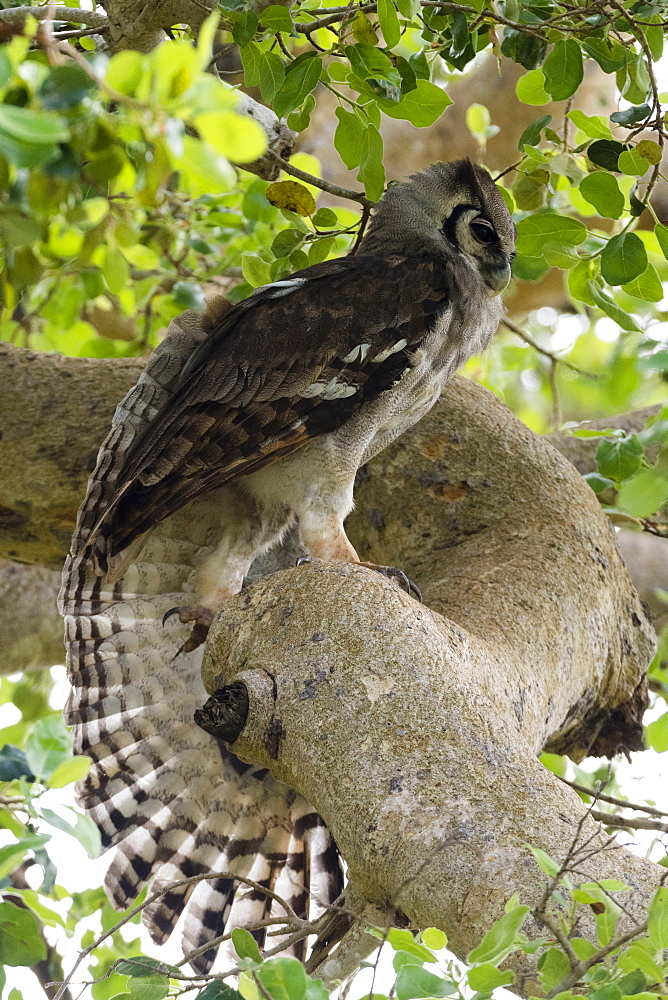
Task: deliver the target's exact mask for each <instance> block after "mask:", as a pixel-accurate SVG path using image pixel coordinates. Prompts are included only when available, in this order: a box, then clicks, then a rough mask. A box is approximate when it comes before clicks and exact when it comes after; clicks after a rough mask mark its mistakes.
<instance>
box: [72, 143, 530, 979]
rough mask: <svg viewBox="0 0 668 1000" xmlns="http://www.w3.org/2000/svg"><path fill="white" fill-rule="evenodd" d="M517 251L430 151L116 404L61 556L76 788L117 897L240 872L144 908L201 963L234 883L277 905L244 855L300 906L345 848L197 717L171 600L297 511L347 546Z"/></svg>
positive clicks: (480, 332)
mask: <svg viewBox="0 0 668 1000" xmlns="http://www.w3.org/2000/svg"><path fill="white" fill-rule="evenodd" d="M513 248H514V226H513V223H512V221H511V219H510V216H509V214H508V210H507V208H506V205H505V202H504V200H503V197H502V196H501V194H500V193H499V191H498V189H497V188H496V185H495V184H494V182H493V181H492V179H491V177H490V176H489V174H487V172H486V171H485V170H483V169H482V168H480V167H478V166H474V165H473V164H471V163H470V162H469V161H468V160H463V161H458V162H455V163H442V164H437V165H435V166H432V167H430V168H428V169H427V170H424V171H422V172H421V173H419V174H416V175H415V176H414V177H412V178H411V179H410V180H409V181H408V182H406V183H403V184H397V185H395V186H393V187H391V188H390V189H389V190H388V191H387V193H386V194H385V195H384V197H383V198H382V200H381V202H380V203H379V205H378V206H377V208H376V212H375V215H374V217H373V219H372V222H371V225H370V227H369V230H368V233H367V234H366V236H365V237H364V239H363V240H362V242H361V245H360V247H359V250H358V252H357V254H356V255H355V256H350V257H344V258H342V259H339V260H332V261H327V262H325V263H323V264H318V265H315V266H313V267H309V268H307V269H306V270H304V271H300V272H298V273H297V274H295V275H293V276H292V277H290V278H288V279H286V280H283V281H278V282H275V283H274V284H271V285H268V286H266V287H264V288H261V289H258V290H257V291H256V292H255V293H254V294H252V295H251V296H250V297H249V298H247V299H246V300H245V301H243V302H241V303H239V304H238V305H236V306H234V307H232V308H230V309H229V310H228V311H227V312H225V313H224V314H223V315H221V317H220V318H219V320H218V321H217V322H215V323H214V325H213V328H212V329H211V330H210V331H209V332H208V334H207V335H206V336H203V335H202V333H201V324H197V323H196V322H195V323H193V321H192V319H190V320H189V321H188V320H187V318H186V319H184V321H183V322H182V323H181V324H180V326H181V329H180V332H178V331H177V332H176V333H175V334H174V335H173V336H171V337H168V338H167V339H166V340H165V341H164V342H163V343H162V344H161V345H160V347H159V348H158V349H157V350H156V351H155V352H154V354H153V356H152V358H151V359H150V360H149V362H148V365H147V367H146V370H145V371H144V373H143V375H142V377H141V379H140V381H139V383H138V384H137V386H135V387H134V388H133V389H132V390H131V391H130V392H129V393H128V395H127V396H126V398H125V399H124V400H123V401H122V402H121V403H120V404H119V407H118V409H117V411H116V415H115V417H114V422H113V425H112V429H111V431H110V434H109V436H108V438H107V440H106V441H105V442H104V444H103V445H102V448H101V450H100V454H99V456H98V464H97V467H96V469H95V471H94V472H93V474H92V476H91V479H90V482H89V486H88V492H87V495H86V498H85V500H84V503H83V505H82V507H81V510H80V512H79V519H78V524H77V530H76V533H75V536H74V539H73V543H72V551H71V555H70V557H69V559H68V563H67V566H66V569H65V576H64V584H63V591H62V594H61V605H62V609H63V613H64V614H65V616H66V643H67V647H68V667H69V672H70V678H71V681H72V685H73V691H72V695H71V697H70V700H69V703H68V706H67V709H66V718H67V721H68V722H69V723H70V724H71V725H72V726H73V727H74V737H75V745H76V749H77V751H78V752H80V753H85V754H88V755H89V756H90V757H92V759H93V761H94V764H93V766H92V768H91V771H90V773H89V776H88V778H87V779H86V780H85V781H84V782H83V783H82V785H81V786H80V800H81V801H82V803H83V804H84V805H85V807H86V809H87V810H88V811H89V812H90V813H91V815H92V816H93V818H94V819H95V821H96V822H97V823H98V825H99V826H100V829H101V831H102V837H103V844H104V845H105V846H106V847H109V846H111V845H114V844H116V845H118V851H117V853H116V856H115V858H114V860H113V862H112V865H111V867H110V869H109V873H108V876H107V881H106V885H107V890H108V892H109V895H110V897H111V899H112V901H113V902H114V904H115V905H117V906H119V907H124V906H127V905H128V904H129V903H130V902H131V901H132V899H134V897H135V896H136V894H137V893H138V891H139V890H140V888H141V887H142V886H143V885H144V884H145V883H146V882H147V880H148V879H149V878H151V876H152V875H157V878H156V880H155V882H154V886H155V885H156V884H160V885H167V884H168V883H170V882H172V881H174V880H176V879H182V878H185V877H189V876H191V875H197V874H200V873H204V872H209V871H221V870H222V871H227V872H228V873H232V874H231V875H230V876H227V875H226V876H221V877H220V878H217V879H213V880H209V881H203V882H200V883H198V884H197V885H196V886H192V885H190V886H181V887H179V888H177V889H174V890H172V891H170V892H168V893H166V894H165V895H163V896H162V897H161V898H159V899H158V900H156V901H155V903H153V904H152V905H151V906H150V907H149V908H148V910H147V911H145V914H144V918H145V921H146V922H147V924H148V926H149V929H150V931H151V933H152V935H153V937H154V938H155V939H156V940H157V941H164V940H165V939H166V938H167V937H168V936H169V934H170V933H171V931H172V930H173V928H174V925H175V923H176V921H177V920H178V918H179V916H180V914H181V913H182V911H183V910H184V909H185V911H186V919H185V922H184V949H185V950H186V951H191V950H192V949H201V953H200V954H199V955H198V956H197V957H195V958H194V959H193V960H192V962H191V964H192V965H193V966H194V967H195V968H196V969H197V970H198V971H201V972H205V971H207V970H208V969H209V968H210V966H211V964H212V962H213V959H214V957H215V951H216V949H215V947H209V948H207V947H206V946H207V943H208V942H209V941H212V940H213V939H214V938H216V937H218V936H219V935H220V934H221V933H222V931H223V928H224V926H225V923H226V921H228V918H229V916H230V908H231V907H232V905H233V903H234V907H235V910H234V912H233V913H232V916H231V919H232V920H233V921H235V922H248V923H252V922H254V921H257V920H261V919H263V918H265V917H266V916H267V915H268V914H269V912H270V911H271V906H272V903H271V900H267V898H266V897H264V896H263V895H262V894H259V893H257V892H246V893H243V892H242V893H241V894H237V896H236V901H235V892H236V890H237V888H238V885H237V884H236V883H235V881H234V878H233V874H234V873H236V874H239V875H242V876H243V875H249V874H250V877H252V878H254V879H255V880H256V881H258V882H260V883H262V884H264V885H267V886H269V887H271V888H273V889H276V891H278V892H279V894H281V895H283V896H284V897H285V898H287V899H288V900H289V901H290V902H291V903H292V905H293V907H294V909H295V911H296V912H297V913H300V914H304V915H306V914H307V913H308V912H309V900H310V899H314V900H315V901H316V902H317V903H319V904H320V905H326V904H328V903H329V902H330V901H331V900H332V899H333V898H334V897H335V896H336V895H337V893H338V892H339V890H340V888H341V873H340V863H339V859H338V855H337V852H336V847H335V845H334V844H333V842H332V840H331V837H330V836H329V832H328V831H327V828H326V827H325V826H324V824H323V823H322V820H321V819H320V817H319V816H317V814H316V813H314V811H313V810H312V808H311V807H310V806H309V805H308V803H306V802H305V801H304V800H303V799H302V798H301V797H300V796H299V795H297V794H296V793H295V792H293V791H292V790H290V789H288V788H286V787H284V786H282V785H280V784H279V783H278V782H276V781H274V780H273V779H272V778H271V776H270V775H268V774H267V773H266V771H260V770H258V769H257V768H252V767H249V766H247V765H244V764H242V763H241V762H240V761H238V760H237V759H236V758H235V757H234V756H233V755H232V754H230V753H229V751H227V750H226V749H225V748H223V747H219V746H218V745H217V744H216V741H215V740H214V739H213V738H212V737H210V736H208V735H207V734H205V733H203V732H202V731H201V730H199V729H198V728H197V727H196V726H195V725H194V723H193V711H194V709H195V708H197V707H198V706H199V705H201V704H202V702H203V700H204V697H205V693H204V690H203V687H202V685H201V681H200V678H199V666H200V660H201V652H200V651H199V650H197V651H192V650H191V649H190V647H189V646H188V645H187V644H186V646H185V648H184V646H183V645H181V644H182V642H183V638H184V636H183V628H182V626H180V625H178V623H174V622H170V624H169V626H168V627H167V628H165V629H163V628H162V625H161V620H162V617H163V615H164V614H165V612H166V611H168V610H169V608H170V607H171V606H173V605H174V604H182V605H183V604H193V605H197V606H200V607H203V608H209V609H215V608H216V607H217V606H218V605H219V604H220V602H221V601H222V600H223V599H225V597H228V596H230V595H232V594H234V593H236V592H237V591H239V590H240V589H241V587H242V585H243V580H244V577H245V575H246V573H247V572H248V570H249V567H250V566H251V563H252V562H253V560H254V559H255V558H256V557H257V556H258V555H259V554H260V553H262V552H264V551H266V550H267V549H268V548H269V547H270V546H271V545H272V544H274V543H275V542H277V541H278V540H279V539H280V538H281V537H282V535H283V534H284V532H285V531H286V529H287V528H288V527H289V526H290V525H291V524H293V523H294V522H295V520H298V528H299V533H300V536H301V541H302V543H303V544H304V546H305V548H306V549H307V550H308V551H309V552H310V553H311V554H312V555H313V556H315V557H318V558H322V559H344V560H347V561H351V562H356V561H357V555H356V553H355V550H354V549H353V547H352V545H351V544H350V542H349V541H348V539H347V537H346V534H345V531H344V528H343V522H344V519H345V517H346V515H347V514H348V513H349V511H350V510H351V507H352V503H353V482H354V477H355V473H356V472H357V470H358V468H359V467H360V465H362V464H363V463H364V462H365V461H367V460H368V459H369V458H370V457H372V456H373V455H374V454H376V453H377V452H378V451H380V450H381V449H382V448H384V447H385V446H386V445H387V444H389V443H390V442H391V441H392V440H393V439H394V438H396V437H397V436H398V435H399V434H400V433H401V432H402V431H403V430H405V429H406V428H407V427H409V426H411V425H412V424H413V423H415V421H417V420H418V419H419V418H420V417H421V416H423V414H425V413H426V412H427V410H428V409H429V408H430V407H431V406H432V405H433V403H434V402H435V401H436V399H437V398H438V396H439V394H440V393H441V391H442V389H443V387H444V385H445V383H446V382H447V381H448V379H450V378H451V377H452V375H453V374H454V372H455V370H456V369H457V367H459V366H460V365H461V364H462V363H463V362H464V361H465V360H466V359H467V358H468V357H470V356H471V355H472V354H474V353H476V352H478V351H480V350H482V349H483V348H484V347H485V346H486V344H487V343H488V341H489V339H490V338H491V336H492V334H493V333H494V331H495V329H496V327H497V325H498V322H499V320H500V318H501V315H502V305H501V302H500V298H499V294H498V293H499V292H501V291H502V290H503V288H505V286H506V284H507V282H508V279H509V276H510V260H511V258H512V254H513ZM176 326H177V327H178V326H179V323H178V321H176ZM188 326H190V328H191V329H190V332H189V331H188V329H187V327H188ZM186 505H188V506H187V510H184V511H183V513H182V514H181V513H179V512H180V511H181V508H184V507H186ZM156 526H157V527H156ZM179 651H181V652H180V653H179ZM177 654H179V655H177Z"/></svg>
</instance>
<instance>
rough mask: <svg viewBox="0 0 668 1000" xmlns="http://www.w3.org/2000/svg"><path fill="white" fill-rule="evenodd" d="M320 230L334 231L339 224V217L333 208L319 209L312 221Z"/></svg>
mask: <svg viewBox="0 0 668 1000" xmlns="http://www.w3.org/2000/svg"><path fill="white" fill-rule="evenodd" d="M311 221H312V222H313V225H314V226H317V227H318V229H333V228H334V226H336V225H337V223H338V221H339V220H338V216H337V214H336V212H334V211H333V210H332V209H331V208H319V209H318V211H317V212H316V213H315V215H314V216H313V219H312V220H311Z"/></svg>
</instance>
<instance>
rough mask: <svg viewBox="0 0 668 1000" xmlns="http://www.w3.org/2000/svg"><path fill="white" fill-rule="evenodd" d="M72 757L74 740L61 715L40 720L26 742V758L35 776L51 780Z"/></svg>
mask: <svg viewBox="0 0 668 1000" xmlns="http://www.w3.org/2000/svg"><path fill="white" fill-rule="evenodd" d="M71 756H72V739H71V737H70V734H69V733H68V731H67V729H66V728H65V723H64V722H63V720H62V718H61V717H60V715H49V716H47V717H46V718H45V719H39V721H38V722H36V723H35V725H34V727H33V730H32V732H31V734H30V736H29V737H28V740H27V742H26V757H27V759H28V763H29V764H30V767H31V769H32V771H33V773H34V774H36V775H37V776H38V777H39V778H42V779H44V778H49V777H50V776H51V775H52V774H53V772H54V771H55V769H56V768H57V767H58V765H59V764H62V762H63V761H65V760H69V758H70V757H71Z"/></svg>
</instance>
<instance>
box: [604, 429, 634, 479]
mask: <svg viewBox="0 0 668 1000" xmlns="http://www.w3.org/2000/svg"><path fill="white" fill-rule="evenodd" d="M643 454H644V451H643V446H642V444H641V442H640V439H639V438H638V435H637V434H630V435H629V436H628V437H625V438H612V439H604V440H603V441H601V442H600V443H599V445H598V447H597V449H596V464H597V465H598V471H599V472H600V473H601V475H602V476H605V477H606V479H614V481H615V482H616V483H621V482H622V481H623V480H624V479H628V478H629V476H632V475H633V474H634V472H636V471H637V470H638V469H639V468H640V462H641V460H642V457H643Z"/></svg>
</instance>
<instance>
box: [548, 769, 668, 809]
mask: <svg viewBox="0 0 668 1000" xmlns="http://www.w3.org/2000/svg"><path fill="white" fill-rule="evenodd" d="M557 777H558V778H559V781H562V782H563V783H564V784H565V785H569V786H570V787H571V788H572V789H573V790H574V791H576V792H583V793H584V794H585V795H589V796H591V798H592V799H595V800H598V801H601V802H609V803H610V805H612V806H622V807H623V808H625V809H635V810H636V811H638V812H646V813H649V814H650V815H651V816H668V812H662V811H661V810H660V809H655V808H654V806H648V805H643V804H642V803H640V802H627V801H626V799H618V798H617V797H616V796H614V795H606V794H604V793H603V792H599V791H598V789H592V788H587V786H586V785H581V784H580V783H579V782H577V781H570V780H569V779H568V778H562V777H561V775H559V774H558V775H557Z"/></svg>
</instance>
